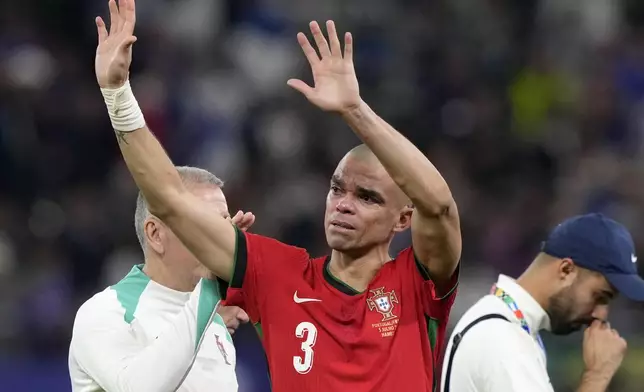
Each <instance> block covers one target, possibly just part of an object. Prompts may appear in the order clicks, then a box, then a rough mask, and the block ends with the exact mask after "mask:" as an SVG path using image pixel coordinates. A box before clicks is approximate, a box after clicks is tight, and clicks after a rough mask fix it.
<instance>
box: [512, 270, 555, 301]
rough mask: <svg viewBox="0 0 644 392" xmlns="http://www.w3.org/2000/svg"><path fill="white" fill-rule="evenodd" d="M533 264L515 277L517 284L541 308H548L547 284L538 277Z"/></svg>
mask: <svg viewBox="0 0 644 392" xmlns="http://www.w3.org/2000/svg"><path fill="white" fill-rule="evenodd" d="M535 268H536V267H535V266H534V265H533V266H530V267H528V269H527V270H526V271H525V272H524V273H523V274H522V275H521V276H520V277H519V279H517V283H518V284H519V286H521V287H523V289H524V290H525V291H527V292H528V294H530V296H531V297H532V298H534V300H535V301H537V303H538V304H539V305H540V306H541V308H543V309H548V300H549V298H550V296H549V295H548V285H547V282H544V281H543V279H541V278H540V276H539V275H540V274H539V273H538V271H536V270H535Z"/></svg>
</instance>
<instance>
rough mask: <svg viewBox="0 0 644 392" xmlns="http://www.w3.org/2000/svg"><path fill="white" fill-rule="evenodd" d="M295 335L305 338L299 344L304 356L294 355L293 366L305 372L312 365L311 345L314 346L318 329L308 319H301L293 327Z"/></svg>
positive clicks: (300, 371) (309, 369)
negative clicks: (295, 326) (301, 320)
mask: <svg viewBox="0 0 644 392" xmlns="http://www.w3.org/2000/svg"><path fill="white" fill-rule="evenodd" d="M295 336H297V337H298V338H300V339H302V338H304V337H306V338H305V339H304V341H303V342H302V345H301V349H302V351H303V352H304V358H302V357H299V356H294V357H293V367H294V368H295V371H296V372H298V373H300V374H306V373H308V372H310V371H311V367H312V366H313V346H315V340H316V339H317V337H318V329H317V328H315V325H313V324H311V323H309V322H308V321H303V322H301V323H299V324H298V325H297V328H295Z"/></svg>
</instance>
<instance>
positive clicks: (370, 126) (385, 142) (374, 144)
mask: <svg viewBox="0 0 644 392" xmlns="http://www.w3.org/2000/svg"><path fill="white" fill-rule="evenodd" d="M342 117H343V118H344V120H345V121H346V122H347V124H348V125H349V126H350V127H351V128H352V129H353V131H354V132H355V133H356V135H357V136H358V137H359V138H360V139H361V140H362V141H363V142H364V143H365V144H366V145H367V147H369V149H370V150H371V151H372V152H373V153H374V154H375V155H376V157H377V158H378V160H379V161H380V162H381V163H382V165H383V166H384V167H385V169H386V170H387V172H388V173H389V175H390V176H391V177H392V178H393V180H394V181H395V182H396V184H397V185H398V186H399V187H400V188H401V189H402V190H403V192H404V193H405V194H406V195H407V197H409V198H410V199H411V201H412V202H413V203H414V205H415V207H416V209H417V210H418V211H419V212H421V213H423V214H428V215H436V214H440V213H441V212H442V211H444V210H445V209H446V208H449V207H450V206H451V205H452V203H453V198H452V193H451V191H450V189H449V186H448V185H447V183H446V182H445V179H443V176H441V174H440V173H439V172H438V170H437V169H436V167H434V165H433V164H432V163H431V162H430V161H429V160H428V159H427V158H426V157H425V155H424V154H423V153H422V152H421V151H420V150H419V149H418V148H416V146H414V145H413V143H411V142H410V141H409V140H408V139H407V138H406V137H404V136H403V135H402V134H400V132H398V131H397V130H395V129H394V128H393V127H392V126H391V125H389V124H388V123H387V122H386V121H384V120H383V119H382V118H380V117H379V116H378V115H377V114H376V113H375V112H374V111H373V110H372V109H371V108H370V107H369V106H368V105H367V104H366V103H364V102H362V103H361V104H360V105H359V106H358V107H356V108H354V109H352V110H349V111H347V112H345V113H343V114H342Z"/></svg>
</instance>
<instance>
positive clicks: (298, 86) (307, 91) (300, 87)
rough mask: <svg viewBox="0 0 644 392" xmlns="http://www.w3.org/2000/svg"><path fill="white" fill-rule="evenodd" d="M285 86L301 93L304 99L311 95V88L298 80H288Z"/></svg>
mask: <svg viewBox="0 0 644 392" xmlns="http://www.w3.org/2000/svg"><path fill="white" fill-rule="evenodd" d="M286 84H287V85H288V86H289V87H291V88H294V89H295V90H297V91H299V92H301V93H302V94H304V96H305V97H309V96H310V95H311V93H312V92H313V87H311V86H309V85H308V84H306V83H304V82H303V81H301V80H300V79H289V80H288V81H287V82H286Z"/></svg>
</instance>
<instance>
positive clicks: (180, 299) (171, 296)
mask: <svg viewBox="0 0 644 392" xmlns="http://www.w3.org/2000/svg"><path fill="white" fill-rule="evenodd" d="M148 294H149V295H150V296H151V297H152V298H154V299H156V300H159V301H165V302H168V303H169V304H172V305H175V306H183V305H185V303H186V302H188V300H189V299H190V292H183V291H177V290H174V289H171V288H169V287H166V286H164V285H162V284H160V283H157V282H155V281H153V280H151V279H150V283H149V285H148Z"/></svg>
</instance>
